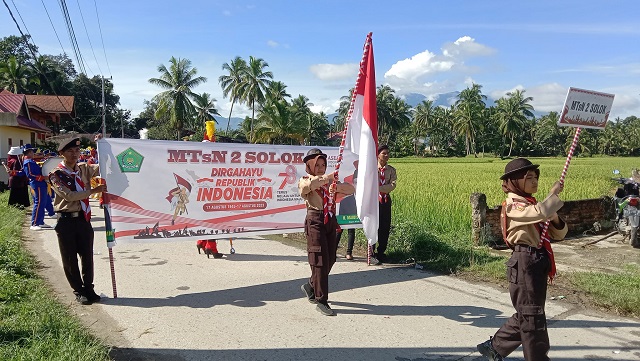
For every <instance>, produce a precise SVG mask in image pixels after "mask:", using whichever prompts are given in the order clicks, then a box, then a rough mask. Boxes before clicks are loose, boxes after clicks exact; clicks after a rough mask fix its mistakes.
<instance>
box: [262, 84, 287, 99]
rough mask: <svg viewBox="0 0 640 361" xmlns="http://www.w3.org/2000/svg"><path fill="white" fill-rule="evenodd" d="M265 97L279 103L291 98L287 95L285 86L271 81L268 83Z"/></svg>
mask: <svg viewBox="0 0 640 361" xmlns="http://www.w3.org/2000/svg"><path fill="white" fill-rule="evenodd" d="M265 97H266V98H267V99H268V100H274V101H281V100H287V98H291V94H289V93H287V86H286V85H285V84H284V83H283V82H281V81H272V82H271V83H269V87H268V88H267V93H266V94H265Z"/></svg>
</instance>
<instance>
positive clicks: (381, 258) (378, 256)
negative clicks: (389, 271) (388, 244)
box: [376, 253, 389, 263]
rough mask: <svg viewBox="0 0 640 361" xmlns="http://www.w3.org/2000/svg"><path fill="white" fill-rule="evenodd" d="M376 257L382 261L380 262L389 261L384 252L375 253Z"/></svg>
mask: <svg viewBox="0 0 640 361" xmlns="http://www.w3.org/2000/svg"><path fill="white" fill-rule="evenodd" d="M376 258H377V259H378V261H380V262H382V263H388V262H389V257H387V255H386V254H384V253H383V254H378V255H376Z"/></svg>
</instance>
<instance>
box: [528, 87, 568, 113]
mask: <svg viewBox="0 0 640 361" xmlns="http://www.w3.org/2000/svg"><path fill="white" fill-rule="evenodd" d="M568 89H569V87H566V86H563V85H560V84H558V83H548V84H542V85H537V86H534V87H531V88H526V91H527V92H526V95H527V96H530V97H532V98H533V101H531V105H533V108H534V109H535V110H537V111H541V112H545V113H546V112H558V113H559V112H560V111H561V110H562V105H563V104H564V100H565V98H566V97H567V90H568Z"/></svg>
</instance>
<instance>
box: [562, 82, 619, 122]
mask: <svg viewBox="0 0 640 361" xmlns="http://www.w3.org/2000/svg"><path fill="white" fill-rule="evenodd" d="M613 97H614V95H613V94H607V93H600V92H596V91H592V90H584V89H578V88H569V92H568V93H567V99H566V100H565V101H564V107H563V108H562V114H561V115H560V119H559V120H558V125H560V126H566V127H579V128H594V129H604V127H605V126H606V125H607V120H608V119H609V113H610V112H611V106H612V105H613Z"/></svg>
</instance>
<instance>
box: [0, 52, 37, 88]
mask: <svg viewBox="0 0 640 361" xmlns="http://www.w3.org/2000/svg"><path fill="white" fill-rule="evenodd" d="M32 83H35V84H40V80H39V79H38V78H37V77H34V76H33V73H32V72H31V70H30V69H29V68H27V67H25V66H23V65H22V64H20V63H19V62H18V60H17V59H16V57H15V56H11V57H9V59H7V61H6V62H5V63H4V64H0V87H2V88H4V89H7V90H9V91H12V92H13V93H14V94H21V93H22V94H24V93H25V92H26V91H27V88H28V86H29V84H32Z"/></svg>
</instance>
